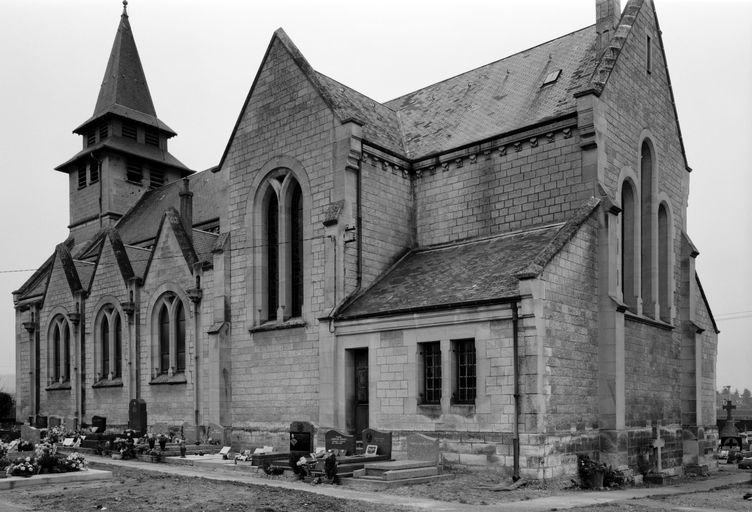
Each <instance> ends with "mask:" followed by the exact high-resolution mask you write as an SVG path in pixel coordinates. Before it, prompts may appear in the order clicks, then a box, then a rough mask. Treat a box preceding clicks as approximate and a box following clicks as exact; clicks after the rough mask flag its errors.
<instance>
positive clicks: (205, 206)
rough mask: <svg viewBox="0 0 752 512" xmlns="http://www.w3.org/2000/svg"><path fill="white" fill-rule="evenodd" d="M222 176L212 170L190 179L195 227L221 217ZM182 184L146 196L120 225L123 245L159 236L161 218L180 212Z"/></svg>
mask: <svg viewBox="0 0 752 512" xmlns="http://www.w3.org/2000/svg"><path fill="white" fill-rule="evenodd" d="M222 178H223V176H222V175H220V174H219V173H213V172H211V170H206V171H202V172H199V173H196V174H193V175H191V176H189V177H188V179H189V180H190V190H191V192H193V224H194V225H198V224H202V223H204V222H207V221H210V220H212V219H216V218H218V217H219V211H218V209H217V205H220V204H223V199H222V196H223V194H225V187H224V182H223V180H222ZM182 187H183V183H182V181H180V180H177V181H173V182H172V183H168V184H167V185H165V186H163V187H160V188H158V189H155V190H150V191H148V192H146V193H145V194H144V195H143V196H142V197H141V199H140V200H139V201H138V203H136V205H135V206H134V207H133V208H131V210H130V211H129V212H128V213H126V214H125V215H124V216H123V217H122V218H121V219H120V220H119V221H118V223H117V225H116V228H117V230H118V233H120V237H121V238H122V240H123V243H124V244H126V245H135V244H138V243H140V242H143V241H145V240H149V239H152V238H154V237H155V236H156V234H157V230H158V229H159V224H160V222H162V216H163V215H164V212H165V210H166V209H167V208H168V207H173V208H177V209H178V210H179V209H180V196H179V193H180V190H181V188H182Z"/></svg>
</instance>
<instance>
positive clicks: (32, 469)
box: [5, 457, 39, 477]
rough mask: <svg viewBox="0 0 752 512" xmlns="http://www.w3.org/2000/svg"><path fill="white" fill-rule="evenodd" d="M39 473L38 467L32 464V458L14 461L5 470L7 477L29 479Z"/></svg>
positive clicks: (34, 463)
mask: <svg viewBox="0 0 752 512" xmlns="http://www.w3.org/2000/svg"><path fill="white" fill-rule="evenodd" d="M38 471H39V466H38V465H37V464H36V462H34V458H33V457H26V458H22V459H16V460H15V461H14V462H12V463H11V464H10V465H9V466H8V468H7V469H6V470H5V472H6V474H7V475H8V476H24V477H30V476H33V475H36V474H37V472H38Z"/></svg>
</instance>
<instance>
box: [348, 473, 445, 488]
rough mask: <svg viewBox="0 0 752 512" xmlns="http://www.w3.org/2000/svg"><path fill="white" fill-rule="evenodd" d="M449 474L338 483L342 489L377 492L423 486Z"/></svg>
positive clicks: (366, 479)
mask: <svg viewBox="0 0 752 512" xmlns="http://www.w3.org/2000/svg"><path fill="white" fill-rule="evenodd" d="M453 477H454V475H452V474H451V473H445V474H440V475H433V476H424V477H418V478H404V479H401V480H384V479H382V478H378V477H366V478H362V477H361V478H342V479H341V480H340V481H341V483H342V485H343V486H344V487H349V488H352V489H359V490H364V491H379V490H381V489H391V488H393V487H401V486H403V485H415V484H425V483H430V482H436V481H440V480H447V479H449V478H453Z"/></svg>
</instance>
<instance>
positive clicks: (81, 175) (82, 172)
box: [78, 166, 86, 189]
mask: <svg viewBox="0 0 752 512" xmlns="http://www.w3.org/2000/svg"><path fill="white" fill-rule="evenodd" d="M84 187H86V167H83V166H82V167H79V168H78V188H79V189H82V188H84Z"/></svg>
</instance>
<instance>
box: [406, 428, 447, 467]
mask: <svg viewBox="0 0 752 512" xmlns="http://www.w3.org/2000/svg"><path fill="white" fill-rule="evenodd" d="M405 441H406V444H407V458H408V459H409V460H426V461H431V462H433V463H434V464H437V465H438V464H439V462H440V461H441V449H440V448H439V440H438V439H436V438H435V437H428V436H424V435H423V434H418V433H411V434H408V435H407V439H406V440H405Z"/></svg>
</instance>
